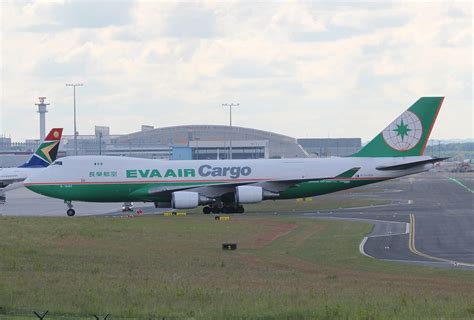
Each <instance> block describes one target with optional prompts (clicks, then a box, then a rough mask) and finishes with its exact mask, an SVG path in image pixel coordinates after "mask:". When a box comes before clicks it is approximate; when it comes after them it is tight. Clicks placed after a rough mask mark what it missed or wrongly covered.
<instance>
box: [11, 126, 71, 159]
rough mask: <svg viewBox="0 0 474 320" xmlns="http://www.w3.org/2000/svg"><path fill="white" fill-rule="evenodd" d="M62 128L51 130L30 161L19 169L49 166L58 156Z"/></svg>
mask: <svg viewBox="0 0 474 320" xmlns="http://www.w3.org/2000/svg"><path fill="white" fill-rule="evenodd" d="M62 134H63V128H53V129H51V131H50V132H49V134H48V135H47V136H46V138H45V139H44V141H43V142H42V143H41V144H40V146H39V147H38V149H37V150H36V152H35V153H34V154H33V155H32V156H31V157H30V159H29V160H28V161H27V162H25V163H24V164H22V165H21V166H20V168H41V167H47V166H49V165H50V164H51V163H52V162H53V161H54V160H56V157H57V155H58V149H59V143H60V142H61V136H62Z"/></svg>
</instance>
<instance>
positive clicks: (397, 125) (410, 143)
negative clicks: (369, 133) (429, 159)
mask: <svg viewBox="0 0 474 320" xmlns="http://www.w3.org/2000/svg"><path fill="white" fill-rule="evenodd" d="M422 133H423V126H422V124H421V121H420V119H419V118H418V117H417V115H416V114H414V113H413V112H411V111H405V112H404V113H403V114H402V115H401V116H399V117H398V118H397V119H395V121H393V122H392V123H391V124H390V125H389V126H388V127H387V128H385V130H384V131H382V135H383V139H384V140H385V142H386V143H387V144H388V145H389V146H390V147H391V148H393V149H395V150H398V151H406V150H410V149H412V148H414V147H415V146H416V145H417V144H418V142H419V141H420V139H421V135H422Z"/></svg>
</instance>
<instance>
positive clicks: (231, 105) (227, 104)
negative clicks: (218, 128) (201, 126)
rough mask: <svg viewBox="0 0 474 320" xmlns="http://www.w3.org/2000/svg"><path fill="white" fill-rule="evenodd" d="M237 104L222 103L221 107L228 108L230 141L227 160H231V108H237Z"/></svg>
mask: <svg viewBox="0 0 474 320" xmlns="http://www.w3.org/2000/svg"><path fill="white" fill-rule="evenodd" d="M239 105H240V104H239V103H223V104H222V106H223V107H229V125H230V131H231V132H230V139H229V159H232V107H237V106H239Z"/></svg>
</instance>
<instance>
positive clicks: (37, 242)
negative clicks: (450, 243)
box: [0, 215, 474, 319]
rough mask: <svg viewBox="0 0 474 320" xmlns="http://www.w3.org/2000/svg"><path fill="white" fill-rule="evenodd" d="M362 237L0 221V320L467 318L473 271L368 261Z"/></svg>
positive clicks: (293, 229) (313, 230) (267, 222)
mask: <svg viewBox="0 0 474 320" xmlns="http://www.w3.org/2000/svg"><path fill="white" fill-rule="evenodd" d="M370 228H371V226H370V225H369V224H364V223H358V222H357V223H355V222H342V221H337V222H336V221H326V220H316V219H305V218H300V217H284V218H282V217H256V216H238V217H232V221H230V222H216V221H214V220H213V218H212V217H210V216H204V215H188V216H186V217H176V216H175V217H163V216H142V217H137V218H73V219H71V218H13V217H3V218H0V318H1V319H27V318H28V315H29V314H31V315H32V313H31V310H50V315H49V316H48V317H46V318H45V319H55V318H60V319H69V318H71V319H82V318H83V319H86V318H87V319H91V318H92V317H91V315H93V314H97V315H105V314H107V313H110V314H112V316H113V318H115V319H116V318H134V319H135V318H143V319H150V318H154V319H161V317H166V318H197V319H241V318H255V319H273V318H282V319H304V318H317V319H338V318H340V319H349V318H351V319H352V318H354V319H394V318H397V319H409V318H417V319H432V318H466V319H469V318H472V317H474V302H473V299H472V292H473V290H474V283H473V273H472V272H469V271H462V270H445V269H434V268H427V267H419V266H410V265H405V264H397V263H388V262H381V261H376V260H373V259H370V258H367V257H364V256H362V255H360V253H359V251H358V245H359V243H360V240H361V239H362V237H363V235H364V234H366V233H367V232H369V231H370ZM223 242H236V243H238V246H239V247H238V250H237V251H234V252H226V251H222V250H221V244H222V243H223ZM31 319H34V317H31Z"/></svg>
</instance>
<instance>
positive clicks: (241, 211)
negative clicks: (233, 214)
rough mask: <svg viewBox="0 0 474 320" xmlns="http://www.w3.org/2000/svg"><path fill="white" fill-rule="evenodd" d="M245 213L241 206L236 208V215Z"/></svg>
mask: <svg viewBox="0 0 474 320" xmlns="http://www.w3.org/2000/svg"><path fill="white" fill-rule="evenodd" d="M244 212H245V209H244V207H243V206H238V207H237V213H244Z"/></svg>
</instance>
